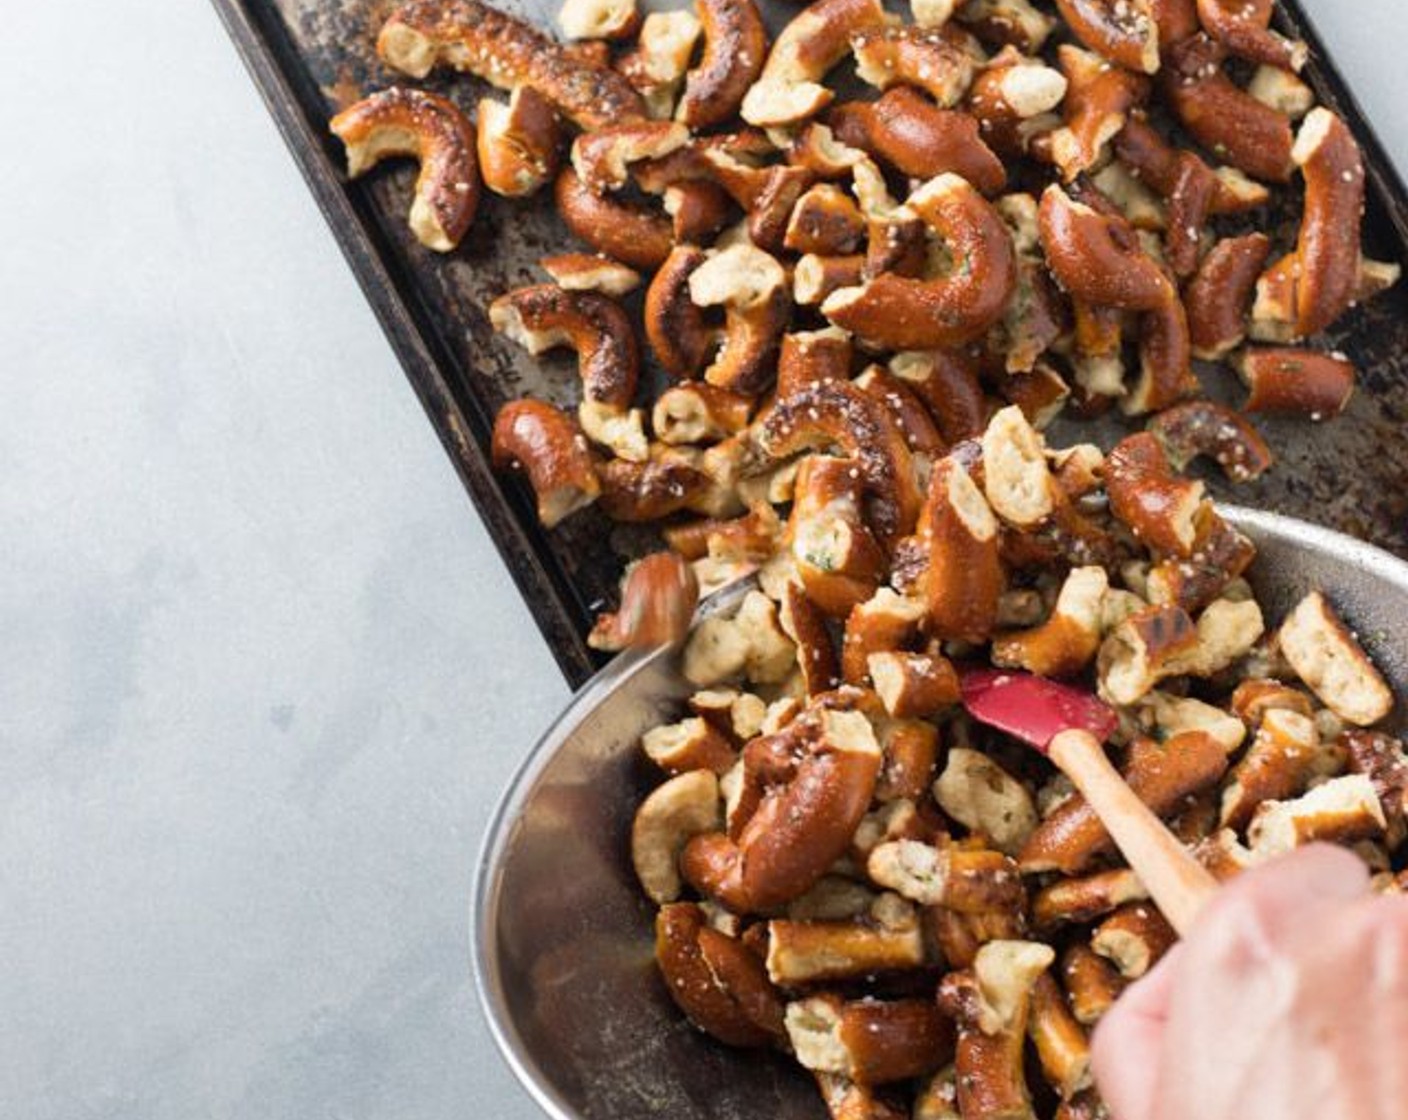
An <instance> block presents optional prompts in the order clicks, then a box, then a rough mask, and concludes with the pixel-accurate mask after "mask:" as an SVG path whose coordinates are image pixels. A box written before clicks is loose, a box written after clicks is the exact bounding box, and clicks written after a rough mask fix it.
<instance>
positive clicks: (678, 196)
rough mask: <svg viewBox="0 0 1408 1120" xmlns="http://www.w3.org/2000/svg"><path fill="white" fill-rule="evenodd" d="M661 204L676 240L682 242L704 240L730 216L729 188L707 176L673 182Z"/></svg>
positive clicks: (686, 243) (703, 242)
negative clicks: (707, 178)
mask: <svg viewBox="0 0 1408 1120" xmlns="http://www.w3.org/2000/svg"><path fill="white" fill-rule="evenodd" d="M660 204H661V205H662V206H663V207H664V208H665V213H666V214H668V215H670V227H671V229H672V230H673V231H674V235H675V241H676V242H678V243H679V244H681V245H703V244H706V243H707V242H709V241H710V240H711V239H712V238H713V237H714V235H715V234H717V233H718V232H719V231H720V230H721V229H723V228H724V226H726V225H727V224H728V221H729V218H731V217H732V216H733V206H732V200H731V199H730V198H729V195H728V192H727V191H725V190H724V189H723V187H721V186H719V185H718V184H717V183H711V182H709V181H708V180H706V179H687V180H685V181H683V182H680V183H672V184H671V185H670V186H668V187H666V188H665V191H664V194H663V196H662V198H661V200H660Z"/></svg>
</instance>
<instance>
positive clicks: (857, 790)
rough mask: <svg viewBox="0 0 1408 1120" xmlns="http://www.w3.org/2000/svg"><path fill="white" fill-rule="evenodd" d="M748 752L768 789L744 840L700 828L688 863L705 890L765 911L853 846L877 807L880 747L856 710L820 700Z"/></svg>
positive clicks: (732, 904)
mask: <svg viewBox="0 0 1408 1120" xmlns="http://www.w3.org/2000/svg"><path fill="white" fill-rule="evenodd" d="M781 734H782V735H783V736H785V748H784V749H785V753H784V750H782V749H779V748H780V747H782V746H783V744H781V743H774V742H769V741H768V740H755V741H754V742H753V743H751V744H749V746H748V747H747V748H745V751H744V767H745V779H744V780H745V783H746V782H747V781H748V780H749V779H748V777H747V774H746V771H747V769H748V768H750V767H752V768H754V769H756V770H757V772H758V777H757V779H756V780H757V781H758V782H760V783H762V784H764V785H765V787H766V790H767V792H765V793H764V794H763V795H762V797H761V799H760V802H759V804H758V807H757V809H756V811H755V812H754V813H753V814H752V816H751V817H750V818H749V819H748V821H747V823H746V824H744V825H743V826H742V828H741V829H740V831H739V832H738V834H737V838H736V839H734V838H733V837H731V836H729V835H728V834H726V833H722V832H716V833H708V834H704V835H700V836H696V837H695V838H694V839H692V840H691V841H690V842H689V843H688V844H687V845H686V846H685V849H684V853H683V855H682V856H681V859H680V868H681V871H682V873H683V875H684V877H685V879H686V880H687V881H688V882H689V883H690V884H691V885H693V886H694V887H695V888H696V889H698V890H699V891H700V892H701V893H703V894H705V895H707V896H709V897H711V898H715V899H717V900H718V901H720V902H721V903H723V904H724V905H725V906H727V907H729V908H730V909H731V910H733V911H734V912H736V913H757V912H758V911H765V910H769V909H772V908H773V907H776V906H779V905H782V904H784V903H786V902H788V901H790V900H791V899H794V898H796V897H797V896H798V895H800V894H802V892H803V891H805V890H806V889H807V888H808V887H810V886H811V885H812V884H813V883H815V882H816V881H817V880H818V879H820V878H821V876H822V875H823V874H824V873H825V872H826V870H827V868H828V867H830V866H831V864H832V863H833V862H834V861H835V860H836V858H837V857H838V856H840V855H841V853H842V852H843V851H845V849H846V847H847V845H848V844H849V843H850V840H851V836H852V834H853V833H854V832H855V828H856V826H857V825H858V824H859V823H860V819H861V817H862V816H863V815H864V814H865V811H866V809H868V808H869V806H870V799H871V796H872V794H873V793H874V792H875V781H876V778H877V776H878V774H879V770H880V748H879V745H878V744H877V742H876V741H875V734H874V732H873V730H872V729H871V726H870V722H869V720H867V719H866V717H865V716H864V715H862V714H861V713H859V712H855V711H828V710H825V709H824V708H813V709H812V710H811V711H810V712H809V714H806V715H803V716H800V717H798V719H797V720H795V721H793V723H792V724H791V725H790V726H789V728H788V729H787V730H786V731H784V732H782V733H781Z"/></svg>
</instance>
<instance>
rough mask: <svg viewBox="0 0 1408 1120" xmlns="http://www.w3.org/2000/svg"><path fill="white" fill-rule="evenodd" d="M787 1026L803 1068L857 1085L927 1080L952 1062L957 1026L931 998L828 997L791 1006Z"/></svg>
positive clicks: (808, 999) (830, 994)
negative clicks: (847, 998)
mask: <svg viewBox="0 0 1408 1120" xmlns="http://www.w3.org/2000/svg"><path fill="white" fill-rule="evenodd" d="M786 1025H787V1034H788V1038H789V1039H790V1041H791V1043H792V1052H793V1053H794V1054H795V1055H796V1056H797V1060H798V1061H799V1062H800V1063H801V1064H802V1065H803V1066H804V1067H806V1068H807V1069H810V1070H815V1071H818V1072H821V1073H830V1074H838V1075H841V1076H843V1077H845V1078H846V1079H847V1080H848V1081H850V1082H852V1083H854V1084H856V1085H861V1086H868V1087H869V1086H876V1085H887V1084H891V1083H893V1082H896V1081H906V1080H909V1079H910V1078H914V1077H922V1076H924V1075H926V1074H930V1073H933V1072H935V1071H936V1070H937V1069H939V1068H940V1067H942V1066H944V1065H946V1064H948V1063H949V1062H950V1061H952V1060H953V1048H954V1028H953V1022H952V1020H950V1019H949V1018H948V1017H947V1016H945V1015H944V1014H942V1013H941V1012H940V1010H939V1008H938V1007H937V1006H936V1005H935V1003H934V1001H933V1000H930V999H914V998H910V999H895V1000H877V999H858V1000H844V999H842V998H841V997H840V996H838V995H835V994H832V993H824V994H821V995H815V996H809V997H807V998H806V999H801V1000H796V1001H794V1002H793V1003H790V1004H788V1005H787V1012H786Z"/></svg>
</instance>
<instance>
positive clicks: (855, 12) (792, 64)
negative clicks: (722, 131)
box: [742, 0, 890, 127]
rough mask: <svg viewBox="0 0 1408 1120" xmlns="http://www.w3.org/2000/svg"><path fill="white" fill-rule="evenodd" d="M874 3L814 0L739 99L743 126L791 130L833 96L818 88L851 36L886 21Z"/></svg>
mask: <svg viewBox="0 0 1408 1120" xmlns="http://www.w3.org/2000/svg"><path fill="white" fill-rule="evenodd" d="M889 18H890V17H889V16H887V15H886V13H885V8H884V5H883V4H881V3H880V0H817V2H816V3H814V4H812V5H810V6H809V7H807V8H806V9H804V10H803V11H802V12H800V13H799V14H798V15H797V16H795V17H794V18H793V19H792V21H791V22H790V23H789V24H788V25H787V26H786V27H784V28H783V29H782V32H781V33H780V34H779V35H778V37H777V39H776V41H775V42H774V43H773V45H772V50H771V51H769V52H768V57H767V62H766V63H764V65H763V71H762V73H761V74H760V75H759V76H758V80H757V81H756V82H754V83H753V85H752V87H751V88H750V89H749V90H748V92H747V94H746V95H745V96H744V98H743V106H742V116H743V119H744V120H746V121H747V122H748V123H749V124H756V125H762V126H768V127H771V126H775V125H792V124H797V123H799V122H801V121H804V120H806V119H807V118H808V117H811V116H813V115H815V114H816V113H818V112H820V111H821V110H822V109H824V108H825V107H826V106H827V105H828V104H829V103H830V102H831V99H832V98H833V97H834V96H835V95H834V94H833V93H832V92H831V90H829V89H827V88H826V87H825V86H822V85H819V84H818V83H819V82H820V81H821V79H822V78H823V77H824V76H825V75H826V72H827V71H828V70H830V69H831V68H832V67H833V66H835V65H836V64H837V63H838V62H840V61H841V60H842V59H843V58H845V57H846V56H847V55H848V54H850V52H851V35H852V34H854V33H855V32H857V31H861V30H863V29H865V28H868V27H880V26H883V25H884V24H885V23H887V22H888V21H889Z"/></svg>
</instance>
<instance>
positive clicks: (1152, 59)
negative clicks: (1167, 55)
mask: <svg viewBox="0 0 1408 1120" xmlns="http://www.w3.org/2000/svg"><path fill="white" fill-rule="evenodd" d="M1056 7H1057V8H1058V9H1059V10H1060V12H1061V15H1062V17H1063V18H1064V19H1065V21H1066V23H1067V25H1068V26H1069V27H1070V29H1071V31H1072V32H1073V33H1074V34H1075V36H1076V38H1077V39H1079V40H1080V41H1081V42H1082V43H1084V44H1085V45H1086V46H1087V47H1089V48H1090V49H1091V50H1092V51H1094V52H1095V53H1096V54H1098V55H1100V56H1101V57H1102V58H1104V59H1105V60H1106V61H1108V62H1112V63H1114V64H1115V65H1116V66H1120V67H1123V68H1124V69H1125V70H1132V71H1134V72H1135V73H1142V74H1156V73H1158V70H1159V23H1158V19H1157V18H1156V16H1155V14H1154V12H1153V4H1152V3H1151V2H1150V0H1056Z"/></svg>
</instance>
